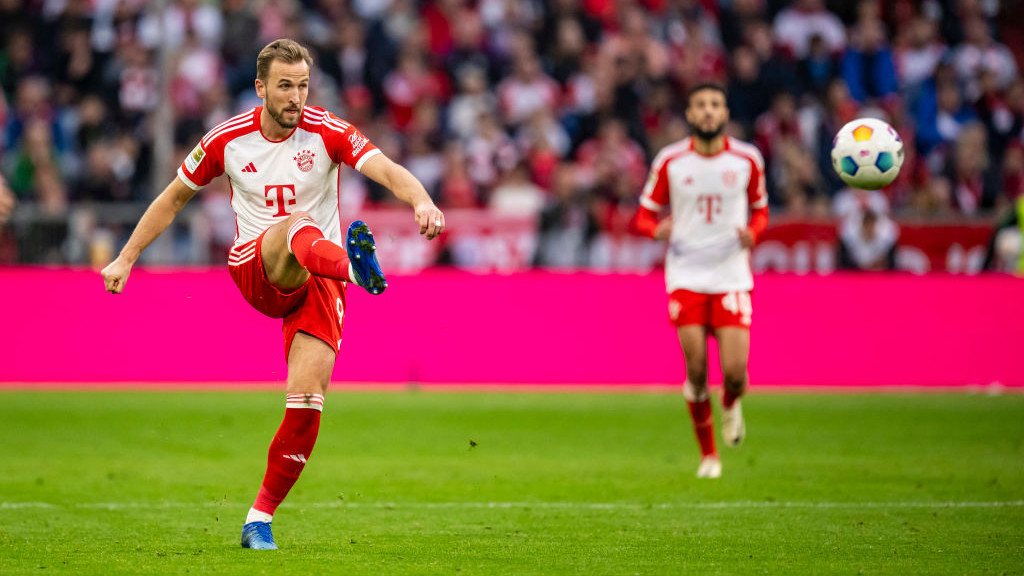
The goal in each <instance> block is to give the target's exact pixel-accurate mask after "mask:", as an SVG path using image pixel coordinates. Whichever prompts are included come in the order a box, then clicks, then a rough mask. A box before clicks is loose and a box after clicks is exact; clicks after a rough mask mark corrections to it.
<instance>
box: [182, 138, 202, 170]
mask: <svg viewBox="0 0 1024 576" xmlns="http://www.w3.org/2000/svg"><path fill="white" fill-rule="evenodd" d="M205 156H206V152H205V151H204V150H203V145H202V144H199V145H198V146H196V147H195V149H194V150H192V153H191V154H189V155H188V158H185V168H188V171H189V172H195V171H196V168H198V167H199V163H200V162H202V161H203V158H204V157H205Z"/></svg>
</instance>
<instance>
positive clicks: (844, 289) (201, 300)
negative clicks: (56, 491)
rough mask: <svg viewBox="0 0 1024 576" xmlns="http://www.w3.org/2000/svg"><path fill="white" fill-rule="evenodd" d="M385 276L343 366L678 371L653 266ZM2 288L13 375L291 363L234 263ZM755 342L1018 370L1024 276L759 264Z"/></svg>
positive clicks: (952, 372)
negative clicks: (852, 271) (112, 281)
mask: <svg viewBox="0 0 1024 576" xmlns="http://www.w3.org/2000/svg"><path fill="white" fill-rule="evenodd" d="M389 283H390V286H389V288H388V291H387V292H385V293H384V294H383V295H381V296H378V297H371V296H369V295H368V294H366V293H364V292H363V291H362V290H360V289H353V290H350V291H349V306H348V310H347V312H346V318H345V336H344V341H343V342H342V347H341V355H340V357H339V361H338V364H337V368H336V370H335V374H334V379H335V381H336V382H338V383H371V384H373V383H385V384H391V383H397V384H401V383H422V384H538V385H547V384H598V385H624V386H627V385H649V384H678V383H680V382H681V381H682V373H683V362H682V358H681V355H680V353H679V349H678V345H677V344H676V341H675V336H674V332H673V330H672V328H671V327H670V326H669V325H668V323H667V321H666V301H665V294H664V288H663V286H664V284H663V281H662V278H661V276H660V274H658V273H653V274H647V275H602V274H584V273H552V272H525V273H516V274H509V275H496V274H495V275H475V274H470V273H466V272H460V271H456V270H443V269H435V270H429V271H425V272H423V273H420V274H417V275H411V276H395V277H391V278H389ZM0 287H2V288H0V292H2V294H3V296H4V298H3V301H4V302H5V303H6V306H5V308H6V312H5V314H4V318H3V324H4V330H2V331H0V383H2V384H3V385H8V386H10V385H17V386H23V385H44V384H52V383H58V384H62V385H79V384H81V385H91V384H115V385H116V384H121V383H127V384H135V383H139V384H142V385H146V384H147V383H153V384H160V385H167V384H172V385H173V384H178V383H180V384H203V383H220V384H229V385H230V384H233V383H240V384H251V383H279V382H283V380H284V377H285V363H284V358H283V349H282V343H281V331H280V321H278V320H272V319H269V318H265V317H263V316H261V315H260V314H258V313H256V312H255V311H253V310H251V309H250V308H249V306H248V304H246V303H245V301H244V300H242V298H241V297H240V296H239V294H238V292H237V290H236V288H235V286H234V285H233V283H232V281H231V279H230V277H229V276H228V273H227V270H226V269H223V268H216V269H208V270H197V269H174V270H171V269H148V270H147V269H139V270H136V271H135V272H133V274H132V277H131V279H130V280H129V283H128V286H127V290H126V291H125V293H124V294H120V295H117V296H114V295H110V294H107V293H106V292H104V291H103V284H102V281H101V280H100V278H99V275H98V274H97V273H95V272H93V271H90V270H53V269H42V268H6V269H0ZM752 340H753V345H752V353H751V363H750V373H751V380H752V383H753V384H754V385H756V386H780V385H781V386H906V385H913V386H963V385H989V384H992V383H997V382H998V383H1001V384H1002V385H1004V386H1015V387H1019V386H1024V280H1021V279H1017V278H1013V277H1010V276H1002V275H991V276H989V275H983V276H954V275H946V274H931V275H925V276H912V275H908V274H888V275H883V274H878V275H875V274H868V275H849V274H831V275H827V276H818V275H805V276H799V275H790V274H785V275H783V274H768V275H762V276H759V277H758V278H757V288H756V291H755V294H754V327H753V331H752ZM712 348H713V346H712ZM712 357H713V358H712V359H713V360H714V358H715V355H714V354H712ZM712 381H720V380H719V376H718V372H717V370H713V371H712Z"/></svg>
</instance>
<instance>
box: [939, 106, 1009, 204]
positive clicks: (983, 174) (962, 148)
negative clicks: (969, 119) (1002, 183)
mask: <svg viewBox="0 0 1024 576" xmlns="http://www.w3.org/2000/svg"><path fill="white" fill-rule="evenodd" d="M985 140H986V134H985V127H984V126H982V125H981V124H980V123H977V122H975V123H971V124H968V125H967V126H965V127H964V128H963V130H962V131H961V132H960V133H959V134H958V135H957V139H956V144H955V146H954V148H953V157H952V162H949V163H948V164H947V168H946V176H947V177H948V178H949V179H950V182H952V184H953V190H952V192H953V197H952V201H953V206H954V207H955V208H956V209H957V210H959V211H960V212H961V213H963V214H976V213H977V212H978V210H980V209H984V208H992V207H994V206H995V204H996V200H997V196H998V195H999V194H998V183H997V178H996V176H995V174H993V173H992V172H991V171H989V166H990V165H991V158H990V156H989V154H988V149H987V147H986V146H985Z"/></svg>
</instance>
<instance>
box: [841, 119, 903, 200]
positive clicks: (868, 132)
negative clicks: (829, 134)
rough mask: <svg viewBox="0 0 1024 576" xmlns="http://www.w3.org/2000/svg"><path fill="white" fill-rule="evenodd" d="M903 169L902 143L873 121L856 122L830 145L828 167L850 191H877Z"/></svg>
mask: <svg viewBox="0 0 1024 576" xmlns="http://www.w3.org/2000/svg"><path fill="white" fill-rule="evenodd" d="M901 166H903V140H901V139H900V135H899V134H897V133H896V130H895V129H894V128H893V127H892V126H890V125H888V124H886V123H885V122H883V121H881V120H878V119H877V118H858V119H856V120H854V121H852V122H849V123H847V124H846V125H845V126H843V127H842V128H840V129H839V132H838V133H837V134H836V137H835V139H834V140H833V141H832V167H833V168H835V170H836V174H839V177H840V178H842V179H843V182H846V183H847V184H849V185H850V186H853V187H854V188H861V189H863V190H878V189H879V188H882V187H883V186H887V185H888V184H889V183H890V182H892V181H893V180H895V179H896V176H897V175H898V174H899V173H900V167H901Z"/></svg>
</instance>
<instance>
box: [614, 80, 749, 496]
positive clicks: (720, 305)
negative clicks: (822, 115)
mask: <svg viewBox="0 0 1024 576" xmlns="http://www.w3.org/2000/svg"><path fill="white" fill-rule="evenodd" d="M686 121H687V122H688V123H689V125H690V131H691V133H692V134H693V135H692V136H691V137H689V138H685V139H683V140H681V141H679V142H676V143H674V144H670V145H669V146H666V147H665V148H663V149H662V150H661V151H660V152H659V153H658V155H657V156H656V157H655V159H654V163H653V164H652V166H651V172H650V176H649V177H648V179H647V184H646V185H645V186H644V190H643V194H642V195H641V197H640V207H639V209H638V210H637V214H636V217H635V218H634V220H633V230H634V231H635V232H638V233H641V234H644V235H647V236H650V237H652V238H656V239H659V240H665V239H667V240H668V241H669V248H668V254H667V256H666V258H665V283H666V286H667V289H668V294H669V298H668V311H669V318H670V319H671V322H672V324H673V325H675V326H676V328H677V331H678V333H679V344H680V345H681V346H682V349H683V357H684V358H685V360H686V382H685V383H684V384H683V396H684V397H685V398H686V402H687V405H688V407H689V409H690V416H691V417H692V418H693V427H694V430H695V431H696V433H697V441H698V443H699V444H700V452H701V455H702V457H701V462H700V467H699V468H697V477H698V478H718V477H719V476H721V475H722V462H721V460H720V459H719V457H718V451H717V450H716V448H715V436H714V420H713V418H712V410H711V400H710V394H709V393H708V369H707V364H708V358H707V351H708V348H707V339H708V336H709V335H713V336H714V337H715V339H716V340H718V350H719V356H720V357H721V360H722V375H723V378H724V380H725V382H724V388H725V390H724V393H723V394H722V408H723V410H722V415H723V416H722V439H723V440H724V441H725V443H726V444H727V445H729V446H738V445H739V444H740V442H742V441H743V437H744V435H745V434H746V429H745V424H744V422H743V412H742V411H741V409H740V396H742V395H743V393H744V392H745V391H746V388H747V357H748V355H749V352H750V316H751V311H752V308H751V302H750V292H751V290H752V289H753V287H754V280H753V277H752V275H751V273H750V248H751V246H753V245H754V243H755V242H756V241H757V238H758V236H759V235H760V234H761V232H763V231H764V229H765V226H767V224H768V198H767V195H766V193H765V185H764V160H763V159H762V158H761V153H760V152H758V150H757V148H755V147H754V146H752V145H750V144H747V143H745V142H740V141H738V140H735V139H733V138H730V137H728V136H725V135H724V134H723V133H722V131H723V130H724V128H725V125H726V123H727V122H728V121H729V109H728V108H727V107H726V104H725V90H724V89H722V88H721V87H720V86H718V85H715V84H701V85H698V86H695V87H694V88H693V89H692V90H691V91H690V93H689V95H688V96H687V106H686ZM666 208H667V209H669V210H670V215H669V217H667V218H665V219H663V220H661V221H660V222H659V221H658V215H659V213H660V212H661V211H662V210H664V209H666Z"/></svg>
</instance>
